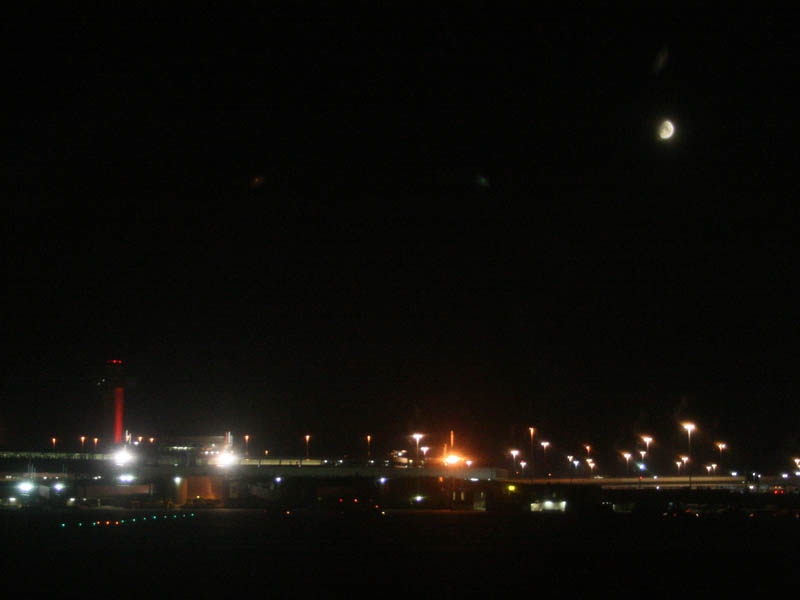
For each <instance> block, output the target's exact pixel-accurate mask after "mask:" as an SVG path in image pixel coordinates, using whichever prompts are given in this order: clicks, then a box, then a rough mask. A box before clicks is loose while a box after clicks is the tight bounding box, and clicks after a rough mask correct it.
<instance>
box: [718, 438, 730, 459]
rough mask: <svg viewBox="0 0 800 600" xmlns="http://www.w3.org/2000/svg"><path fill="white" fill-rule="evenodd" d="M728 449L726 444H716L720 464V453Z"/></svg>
mask: <svg viewBox="0 0 800 600" xmlns="http://www.w3.org/2000/svg"><path fill="white" fill-rule="evenodd" d="M727 447H728V444H726V443H725V442H717V448H719V462H720V464H722V451H723V450H725V449H726V448H727Z"/></svg>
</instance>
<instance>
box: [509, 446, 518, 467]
mask: <svg viewBox="0 0 800 600" xmlns="http://www.w3.org/2000/svg"><path fill="white" fill-rule="evenodd" d="M508 453H509V454H510V455H511V465H512V467H513V470H514V471H516V470H517V456H518V455H519V450H509V452H508Z"/></svg>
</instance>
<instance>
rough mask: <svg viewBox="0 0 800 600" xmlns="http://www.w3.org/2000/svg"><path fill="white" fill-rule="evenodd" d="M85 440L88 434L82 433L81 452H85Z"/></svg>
mask: <svg viewBox="0 0 800 600" xmlns="http://www.w3.org/2000/svg"><path fill="white" fill-rule="evenodd" d="M85 442H86V436H85V435H82V436H81V452H83V445H84V443H85Z"/></svg>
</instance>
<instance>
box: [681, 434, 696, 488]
mask: <svg viewBox="0 0 800 600" xmlns="http://www.w3.org/2000/svg"><path fill="white" fill-rule="evenodd" d="M683 428H684V429H685V430H686V435H687V436H688V440H689V457H688V459H687V461H688V462H691V460H692V432H693V431H694V430H695V429H696V427H695V424H694V423H684V424H683ZM686 471H687V472H688V473H689V489H692V465H691V464H687V465H686Z"/></svg>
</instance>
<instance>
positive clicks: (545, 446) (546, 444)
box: [541, 442, 550, 473]
mask: <svg viewBox="0 0 800 600" xmlns="http://www.w3.org/2000/svg"><path fill="white" fill-rule="evenodd" d="M541 445H542V456H543V457H544V460H543V461H542V462H543V463H544V470H545V473H546V472H547V448H548V447H549V446H550V442H541Z"/></svg>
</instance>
